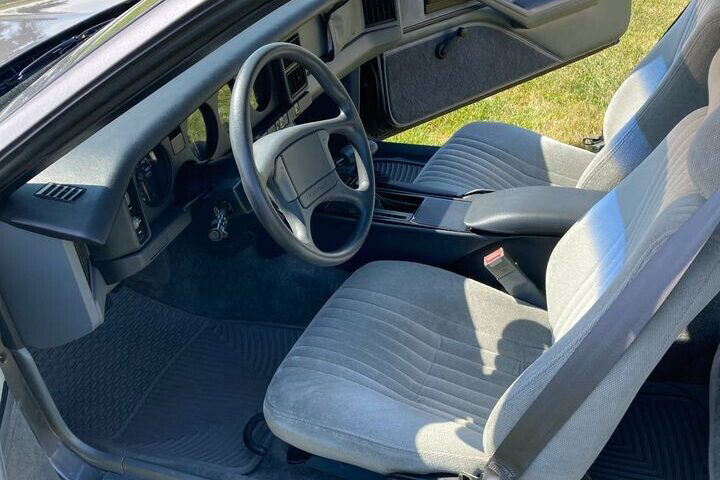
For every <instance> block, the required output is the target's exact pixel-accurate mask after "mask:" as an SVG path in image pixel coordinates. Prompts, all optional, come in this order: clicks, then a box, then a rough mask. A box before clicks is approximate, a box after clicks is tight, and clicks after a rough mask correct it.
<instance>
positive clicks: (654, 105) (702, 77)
mask: <svg viewBox="0 0 720 480" xmlns="http://www.w3.org/2000/svg"><path fill="white" fill-rule="evenodd" d="M648 20H650V19H648ZM718 48H720V0H692V2H691V3H690V4H689V5H688V7H687V8H686V9H685V11H684V12H683V13H682V15H680V17H679V18H678V20H677V21H676V22H675V23H674V24H673V26H672V27H671V28H670V29H669V30H668V32H667V33H666V34H665V35H664V36H663V37H662V39H660V41H659V42H658V43H657V44H656V45H655V47H654V48H653V49H652V50H651V51H650V53H649V54H648V55H647V56H646V57H645V58H644V59H643V60H642V61H641V62H640V63H639V64H638V65H637V67H636V68H635V70H634V71H633V72H632V73H631V74H630V75H629V76H628V78H627V79H626V80H625V81H624V82H623V84H622V85H621V86H620V88H619V89H618V90H617V92H616V93H615V95H614V97H613V99H612V100H611V101H610V105H609V106H608V109H607V112H606V114H605V122H604V135H605V143H606V145H605V148H603V150H602V151H600V153H598V154H597V156H596V157H595V158H594V159H593V161H592V162H591V163H590V165H589V166H588V167H587V169H586V170H585V171H584V172H583V175H582V176H581V177H580V180H579V181H578V184H577V186H578V187H579V188H590V189H596V190H610V189H611V188H613V187H614V186H615V185H617V183H618V182H619V181H620V180H622V179H623V178H625V177H626V176H627V175H628V174H629V173H630V172H631V171H632V170H633V169H634V168H635V167H637V166H638V164H639V163H640V162H642V160H643V159H645V158H646V157H647V156H648V155H649V154H650V152H652V151H653V150H654V149H655V148H656V147H657V146H658V145H659V144H660V142H661V141H662V140H663V138H665V136H666V135H667V134H668V133H669V132H670V130H672V128H673V127H674V126H675V125H677V124H678V122H680V120H682V119H683V118H684V117H685V116H686V115H688V114H689V113H690V112H693V111H694V110H696V109H698V108H701V107H703V106H705V105H707V73H708V68H709V66H710V62H711V60H712V58H713V56H714V55H715V52H716V51H717V50H718Z"/></svg>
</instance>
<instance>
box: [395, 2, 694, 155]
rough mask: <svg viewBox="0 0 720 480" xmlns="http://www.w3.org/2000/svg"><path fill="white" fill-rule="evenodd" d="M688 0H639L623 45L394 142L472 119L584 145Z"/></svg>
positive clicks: (440, 139)
mask: <svg viewBox="0 0 720 480" xmlns="http://www.w3.org/2000/svg"><path fill="white" fill-rule="evenodd" d="M687 3H688V0H634V1H633V9H632V20H631V22H630V27H629V29H628V31H627V33H626V34H625V35H624V36H623V37H622V38H621V39H620V43H619V44H618V45H615V46H613V47H611V48H608V49H606V50H604V51H602V52H600V53H598V54H596V55H593V56H591V57H588V58H586V59H584V60H580V61H578V62H576V63H574V64H572V65H568V66H566V67H564V68H561V69H559V70H556V71H554V72H551V73H548V74H547V75H544V76H542V77H539V78H536V79H534V80H531V81H529V82H527V83H524V84H522V85H518V86H517V87H514V88H512V89H510V90H506V91H504V92H501V93H498V94H497V95H494V96H492V97H489V98H486V99H484V100H480V101H478V102H476V103H473V104H471V105H468V106H466V107H463V108H461V109H459V110H456V111H454V112H450V113H448V114H446V115H443V116H441V117H438V118H436V119H434V120H431V121H429V122H426V123H424V124H422V125H419V126H417V127H415V128H412V129H410V130H406V131H405V132H402V133H400V134H398V135H395V136H394V137H391V138H390V139H389V141H391V142H402V143H415V144H426V145H441V144H443V143H444V142H445V141H446V140H447V139H448V138H449V137H450V136H451V135H452V134H453V132H455V131H456V130H458V129H459V128H460V127H462V126H463V125H465V124H467V123H470V122H476V121H494V122H503V123H510V124H513V125H518V126H520V127H524V128H528V129H530V130H534V131H536V132H539V133H542V134H544V135H548V136H550V137H553V138H556V139H558V140H560V141H563V142H566V143H570V144H573V145H580V144H581V143H582V138H583V137H590V136H596V135H600V134H601V133H602V122H603V115H604V113H605V109H606V108H607V105H608V103H609V102H610V99H611V98H612V96H613V93H615V90H617V88H618V87H619V86H620V84H621V83H622V81H623V80H624V79H625V77H626V76H627V75H628V74H629V73H630V71H632V69H633V67H634V66H635V64H637V63H638V62H639V61H640V59H641V58H642V57H643V56H644V55H645V54H646V53H647V52H648V51H649V50H650V48H652V46H653V45H654V44H655V42H657V40H658V39H659V38H660V37H661V36H662V34H663V33H665V31H666V30H667V29H668V27H669V26H670V25H671V24H672V22H673V21H674V20H675V18H677V16H678V15H679V14H680V13H681V12H682V10H683V8H684V7H685V5H687ZM599 21H600V20H599ZM478 74H479V73H478Z"/></svg>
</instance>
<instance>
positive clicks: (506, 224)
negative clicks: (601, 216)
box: [465, 186, 606, 237]
mask: <svg viewBox="0 0 720 480" xmlns="http://www.w3.org/2000/svg"><path fill="white" fill-rule="evenodd" d="M605 194H606V192H598V191H595V190H585V189H579V188H566V187H544V186H541V187H520V188H510V189H506V190H499V191H497V192H492V193H486V194H481V195H474V196H473V197H472V203H471V204H470V208H469V209H468V212H467V214H466V215H465V225H467V226H468V227H469V228H471V229H472V230H475V231H482V232H486V233H494V234H503V235H532V236H552V237H561V236H563V235H564V234H565V232H567V231H568V230H569V229H570V227H572V226H573V225H574V224H575V222H577V221H578V220H580V219H581V218H582V217H583V216H584V215H585V213H587V211H588V210H590V208H591V207H592V206H593V205H595V204H596V203H597V202H598V200H600V199H601V198H602V197H603V196H604V195H605Z"/></svg>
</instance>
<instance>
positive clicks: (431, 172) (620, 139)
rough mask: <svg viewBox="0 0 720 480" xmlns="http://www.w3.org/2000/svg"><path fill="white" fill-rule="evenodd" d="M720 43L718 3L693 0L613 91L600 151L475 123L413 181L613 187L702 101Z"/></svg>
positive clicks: (457, 190)
mask: <svg viewBox="0 0 720 480" xmlns="http://www.w3.org/2000/svg"><path fill="white" fill-rule="evenodd" d="M718 48H720V1H718V0H693V1H692V2H691V3H690V5H689V6H688V8H687V9H686V10H685V11H684V12H683V14H682V15H681V16H680V18H679V19H678V20H677V22H675V24H674V25H673V26H672V27H671V28H670V29H669V30H668V32H667V33H666V34H665V35H664V36H663V38H662V39H661V40H660V41H659V42H658V43H657V45H655V47H654V48H653V49H652V50H651V51H650V53H649V54H648V55H647V56H646V57H645V58H644V59H643V60H642V61H641V62H640V63H639V64H638V65H637V67H636V68H635V70H634V71H633V72H632V73H631V74H630V75H629V76H628V78H627V79H626V80H625V81H624V82H623V84H622V85H621V86H620V88H619V89H618V90H617V92H616V93H615V95H614V96H613V99H612V100H611V102H610V105H609V106H608V109H607V112H606V114H605V120H604V128H603V130H604V136H605V141H606V146H605V148H604V149H603V150H602V151H600V152H599V153H598V154H597V155H594V154H592V153H590V152H587V151H584V150H582V149H579V148H576V147H573V146H570V145H566V144H563V143H561V142H558V141H556V140H553V139H550V138H548V137H544V136H541V135H538V134H536V133H534V132H530V131H528V130H525V129H522V128H519V127H514V126H510V125H502V124H496V123H484V122H478V123H472V124H469V125H467V126H465V127H463V128H462V129H460V130H459V131H458V132H457V133H456V134H455V135H454V136H453V137H452V138H450V140H448V142H447V143H446V144H445V145H444V146H443V147H441V148H440V150H438V152H437V153H436V154H435V155H433V157H432V158H431V159H430V160H429V161H428V163H427V164H426V165H425V167H424V168H423V169H422V170H421V171H420V173H419V175H418V176H417V177H416V178H415V180H414V183H415V184H416V185H417V186H419V187H423V186H425V187H429V188H432V189H433V190H434V191H436V190H440V191H445V192H448V193H450V194H454V195H462V194H465V193H467V192H470V191H473V190H500V189H506V188H512V187H523V186H531V185H554V186H562V187H577V188H589V189H594V190H605V191H607V190H610V189H611V188H613V187H614V186H615V185H617V183H618V182H619V181H620V180H622V179H623V178H624V177H626V176H627V175H628V174H629V173H630V172H631V171H632V170H633V169H634V168H635V167H636V166H637V165H638V164H639V163H640V162H641V161H642V160H643V159H645V157H647V156H648V155H649V154H650V152H652V151H653V150H654V149H655V148H656V147H657V146H658V144H659V143H660V142H661V141H662V139H663V138H664V137H665V136H666V135H667V134H668V133H669V132H670V130H671V129H672V128H673V127H674V126H675V125H677V123H678V122H679V121H680V120H682V119H683V118H684V117H685V116H686V115H687V114H689V113H690V112H692V111H694V110H696V109H698V108H701V107H703V106H705V105H707V88H706V87H707V85H706V83H705V79H706V78H707V72H708V67H709V66H710V61H711V60H712V57H713V55H714V54H715V52H716V51H717V50H718ZM583 133H586V132H578V137H580V136H581V135H582V134H583Z"/></svg>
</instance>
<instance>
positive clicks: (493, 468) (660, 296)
mask: <svg viewBox="0 0 720 480" xmlns="http://www.w3.org/2000/svg"><path fill="white" fill-rule="evenodd" d="M718 225H720V192H715V193H713V194H712V195H711V196H710V198H708V199H707V200H706V201H705V203H704V204H703V205H702V206H701V207H700V208H699V209H698V210H697V211H696V212H695V213H694V214H693V215H692V216H691V217H690V218H689V219H688V220H687V221H686V222H685V223H684V224H683V225H681V227H680V228H679V229H678V230H677V231H676V232H675V233H674V234H672V235H671V236H670V237H669V238H668V239H667V240H666V241H665V242H664V243H663V245H662V246H661V247H660V248H659V249H658V251H657V252H656V253H655V254H654V255H653V256H652V257H651V258H650V259H649V261H648V262H647V263H646V264H645V266H643V267H642V268H641V270H640V271H639V272H638V273H637V275H636V276H635V277H634V278H633V279H631V280H630V281H629V282H628V284H627V285H626V287H625V288H624V289H623V290H622V291H621V292H620V293H619V294H618V295H617V297H616V298H615V300H614V301H612V303H611V304H610V306H609V307H608V308H607V310H605V312H604V313H602V314H600V316H599V317H598V319H597V321H596V323H595V325H593V327H592V328H591V329H590V331H589V332H588V334H587V335H586V336H585V337H584V338H583V339H582V340H580V343H579V344H578V346H577V348H576V349H575V351H573V352H572V353H571V354H570V355H569V356H568V358H567V360H566V361H565V363H564V364H563V365H562V366H561V367H560V368H559V370H558V371H557V373H556V374H555V375H554V376H553V378H551V379H550V381H549V382H548V384H547V386H546V387H545V388H544V389H543V390H542V391H541V392H540V394H539V395H538V396H537V398H536V399H535V400H534V401H533V402H532V403H531V404H530V406H529V407H528V409H527V410H526V411H525V413H523V415H522V416H521V417H520V419H519V420H518V421H517V423H516V424H515V425H514V426H513V428H512V429H511V430H510V432H508V434H507V436H506V437H505V439H504V440H503V441H502V442H501V443H500V445H499V446H498V448H497V450H496V451H495V453H494V454H493V456H492V457H491V458H490V461H489V462H488V463H487V465H486V467H485V470H484V472H483V476H482V478H483V480H517V479H519V478H521V477H522V475H523V474H524V473H525V471H526V470H527V469H528V467H529V466H530V465H531V464H532V462H533V461H534V460H535V458H537V456H538V455H539V454H540V452H541V451H542V449H543V448H544V447H545V446H546V445H547V444H548V443H549V442H550V441H551V440H552V439H553V437H554V436H555V434H556V433H557V432H558V431H559V430H560V429H561V428H562V426H563V425H565V423H566V422H567V421H568V420H569V419H570V417H571V416H572V415H573V413H575V411H577V409H578V408H580V406H581V405H582V403H583V402H584V401H585V399H587V397H588V396H589V395H590V394H591V393H592V392H593V391H594V390H595V388H596V387H597V386H598V385H599V384H600V382H601V381H602V380H603V379H604V378H605V377H606V376H607V374H608V373H609V372H610V371H611V370H612V368H613V367H614V366H615V365H616V364H617V362H618V361H619V360H620V358H621V357H622V356H623V354H624V353H625V352H626V351H627V350H628V349H629V348H630V346H631V345H632V344H633V342H634V341H635V340H636V339H637V337H638V336H639V335H640V333H641V332H642V330H643V328H644V327H645V326H646V325H647V324H648V323H649V321H650V319H651V318H653V316H654V315H655V313H656V312H657V311H658V310H659V309H660V307H661V306H662V304H663V303H664V302H665V300H667V298H668V296H669V295H670V293H671V292H672V291H673V289H674V288H675V287H676V286H677V284H678V282H679V281H680V279H681V278H682V277H683V275H684V274H685V272H686V271H687V270H688V268H689V267H690V265H691V264H692V262H693V260H695V257H697V255H698V254H699V253H700V251H701V250H702V248H703V246H704V245H705V244H706V243H707V241H708V240H709V239H710V237H711V235H712V234H713V232H714V231H715V230H716V228H717V227H718ZM606 295H607V293H605V294H603V296H606ZM601 308H602V302H600V301H598V302H595V304H594V305H593V306H592V307H591V308H590V310H589V311H588V312H587V313H586V314H585V316H586V317H588V316H594V315H597V314H598V313H599V312H598V310H600V309H601ZM581 322H582V321H581Z"/></svg>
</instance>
